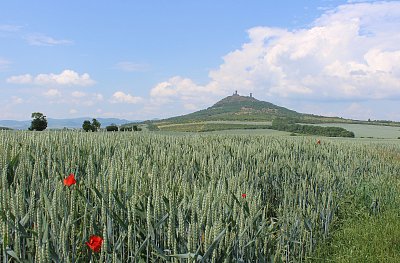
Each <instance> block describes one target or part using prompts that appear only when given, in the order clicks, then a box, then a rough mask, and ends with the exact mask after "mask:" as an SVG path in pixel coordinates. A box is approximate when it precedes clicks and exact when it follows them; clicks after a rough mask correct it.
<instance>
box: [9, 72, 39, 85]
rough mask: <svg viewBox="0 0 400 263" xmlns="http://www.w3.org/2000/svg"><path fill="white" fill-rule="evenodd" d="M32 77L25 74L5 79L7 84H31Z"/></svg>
mask: <svg viewBox="0 0 400 263" xmlns="http://www.w3.org/2000/svg"><path fill="white" fill-rule="evenodd" d="M32 80H33V78H32V76H31V75H30V74H25V75H18V76H11V77H9V78H7V80H6V81H7V82H8V83H13V84H29V83H32Z"/></svg>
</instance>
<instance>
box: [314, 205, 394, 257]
mask: <svg viewBox="0 0 400 263" xmlns="http://www.w3.org/2000/svg"><path fill="white" fill-rule="evenodd" d="M399 259H400V214H399V211H398V210H389V211H386V212H384V213H382V214H380V215H369V214H363V215H361V216H360V217H359V218H352V219H351V220H348V221H345V223H344V224H343V226H342V227H341V228H340V230H338V231H337V232H334V233H333V235H332V239H331V240H330V242H329V244H328V245H325V246H323V247H322V248H320V249H319V250H318V251H317V253H316V255H315V256H314V257H313V259H312V260H311V262H337V263H342V262H343V263H344V262H364V263H368V262H371V263H372V262H399Z"/></svg>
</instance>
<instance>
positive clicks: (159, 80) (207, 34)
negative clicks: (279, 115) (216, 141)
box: [0, 0, 400, 121]
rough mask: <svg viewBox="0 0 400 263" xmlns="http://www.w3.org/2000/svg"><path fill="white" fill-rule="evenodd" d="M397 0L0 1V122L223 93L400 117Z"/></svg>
mask: <svg viewBox="0 0 400 263" xmlns="http://www.w3.org/2000/svg"><path fill="white" fill-rule="evenodd" d="M399 28H400V1H356V0H352V1H339V0H315V1H314V0H313V1H311V0H308V1H307V0H298V1H287V0H282V1H267V0H254V1H249V0H236V1H228V0H219V1H215V0H212V1H211V0H202V1H183V0H169V1H167V0H165V1H161V0H159V1H152V0H149V1H127V0H124V1H122V0H114V1H106V0H96V1H94V0H87V1H78V0H69V1H50V0H46V1H45V0H43V1H42V0H38V1H22V0H14V1H2V2H1V3H0V92H1V93H0V94H1V95H0V119H1V120H5V119H13V120H28V119H30V117H31V113H32V112H42V113H44V115H46V116H47V117H49V118H75V117H93V118H99V117H115V118H123V119H128V120H147V119H154V118H166V117H172V116H177V115H183V114H187V113H191V112H194V111H196V110H200V109H204V108H207V107H210V106H212V105H213V104H214V103H216V102H217V101H218V100H220V99H222V98H224V97H226V96H229V95H232V94H233V93H234V92H235V90H237V91H238V93H239V94H240V95H246V96H247V95H249V93H250V92H251V93H253V96H254V97H255V98H257V99H259V100H264V101H268V102H272V103H274V104H277V105H280V106H284V107H287V108H289V109H292V110H296V111H298V112H303V113H312V114H319V115H325V116H339V117H344V118H353V119H360V120H366V119H371V120H393V121H400V107H399V105H400V104H399V102H400V44H399V43H400V30H399Z"/></svg>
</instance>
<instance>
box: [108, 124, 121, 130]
mask: <svg viewBox="0 0 400 263" xmlns="http://www.w3.org/2000/svg"><path fill="white" fill-rule="evenodd" d="M106 130H107V131H118V126H117V125H115V124H114V123H112V124H111V125H109V126H107V127H106Z"/></svg>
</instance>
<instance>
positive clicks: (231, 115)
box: [158, 94, 302, 123]
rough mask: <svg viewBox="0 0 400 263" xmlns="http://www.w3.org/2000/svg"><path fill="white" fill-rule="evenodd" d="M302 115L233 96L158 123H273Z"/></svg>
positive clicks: (269, 104)
mask: <svg viewBox="0 0 400 263" xmlns="http://www.w3.org/2000/svg"><path fill="white" fill-rule="evenodd" d="M301 115H302V114H301V113H298V112H296V111H293V110H289V109H287V108H284V107H280V106H277V105H275V104H272V103H270V102H265V101H260V100H257V99H256V98H254V97H250V96H240V95H238V94H233V95H232V96H228V97H226V98H224V99H222V100H220V101H218V102H217V103H215V104H214V105H213V106H211V107H209V108H207V109H204V110H200V111H196V112H193V113H190V114H187V115H182V116H177V117H172V118H169V119H165V120H161V121H158V122H172V123H185V122H198V121H233V120H234V121H239V120H242V121H272V120H273V119H275V118H276V117H290V118H299V117H300V116H301Z"/></svg>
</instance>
